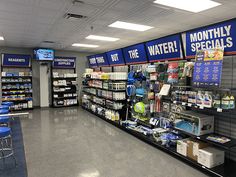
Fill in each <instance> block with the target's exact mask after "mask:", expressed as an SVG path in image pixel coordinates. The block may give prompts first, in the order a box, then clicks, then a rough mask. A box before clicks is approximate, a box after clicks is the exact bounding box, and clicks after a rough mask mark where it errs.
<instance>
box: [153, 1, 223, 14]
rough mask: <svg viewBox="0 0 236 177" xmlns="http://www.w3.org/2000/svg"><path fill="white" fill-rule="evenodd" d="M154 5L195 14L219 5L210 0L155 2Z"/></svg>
mask: <svg viewBox="0 0 236 177" xmlns="http://www.w3.org/2000/svg"><path fill="white" fill-rule="evenodd" d="M154 3H156V4H161V5H164V6H169V7H174V8H177V9H182V10H186V11H190V12H195V13H197V12H201V11H204V10H207V9H210V8H213V7H216V6H219V5H221V4H220V3H218V2H215V1H212V0H155V1H154Z"/></svg>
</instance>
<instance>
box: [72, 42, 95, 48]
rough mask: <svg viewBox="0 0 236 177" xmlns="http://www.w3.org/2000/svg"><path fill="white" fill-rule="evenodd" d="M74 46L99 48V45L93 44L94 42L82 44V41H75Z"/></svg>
mask: <svg viewBox="0 0 236 177" xmlns="http://www.w3.org/2000/svg"><path fill="white" fill-rule="evenodd" d="M72 46H73V47H87V48H97V47H99V46H98V45H92V44H80V43H74V44H72Z"/></svg>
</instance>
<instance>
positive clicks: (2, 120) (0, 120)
mask: <svg viewBox="0 0 236 177" xmlns="http://www.w3.org/2000/svg"><path fill="white" fill-rule="evenodd" d="M9 121H10V117H9V116H2V117H1V116H0V123H8V122H9Z"/></svg>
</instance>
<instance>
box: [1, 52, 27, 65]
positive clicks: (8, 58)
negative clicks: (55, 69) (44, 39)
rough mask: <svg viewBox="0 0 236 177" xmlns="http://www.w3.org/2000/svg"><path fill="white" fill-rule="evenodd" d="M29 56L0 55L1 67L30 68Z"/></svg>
mask: <svg viewBox="0 0 236 177" xmlns="http://www.w3.org/2000/svg"><path fill="white" fill-rule="evenodd" d="M30 58H31V56H30V55H19V54H2V66H15V67H30V65H31V62H30Z"/></svg>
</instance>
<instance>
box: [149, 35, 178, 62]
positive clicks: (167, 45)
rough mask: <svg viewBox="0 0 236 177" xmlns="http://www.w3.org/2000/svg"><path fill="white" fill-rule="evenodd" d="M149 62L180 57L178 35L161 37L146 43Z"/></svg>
mask: <svg viewBox="0 0 236 177" xmlns="http://www.w3.org/2000/svg"><path fill="white" fill-rule="evenodd" d="M146 48H147V55H148V59H149V62H155V61H162V60H179V59H181V58H182V55H181V54H182V51H181V42H180V35H173V36H168V37H163V38H160V39H156V40H153V41H150V42H147V43H146Z"/></svg>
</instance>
